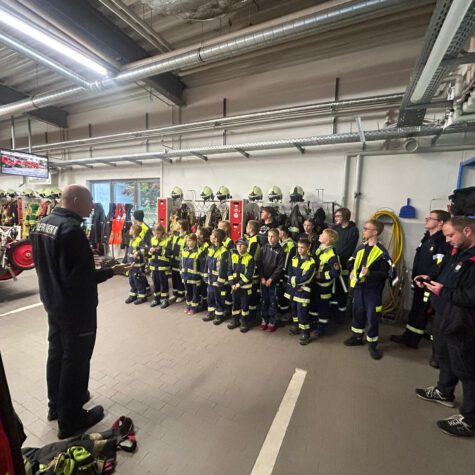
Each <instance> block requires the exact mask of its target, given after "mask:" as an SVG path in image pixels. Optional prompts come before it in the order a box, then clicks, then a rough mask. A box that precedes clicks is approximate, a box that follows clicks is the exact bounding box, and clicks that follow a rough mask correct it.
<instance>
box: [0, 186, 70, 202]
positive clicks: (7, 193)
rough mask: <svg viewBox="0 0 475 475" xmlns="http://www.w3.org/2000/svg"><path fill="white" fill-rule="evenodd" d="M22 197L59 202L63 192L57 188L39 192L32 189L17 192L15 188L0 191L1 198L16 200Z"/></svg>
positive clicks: (39, 190) (42, 189)
mask: <svg viewBox="0 0 475 475" xmlns="http://www.w3.org/2000/svg"><path fill="white" fill-rule="evenodd" d="M20 196H21V197H24V198H29V199H33V198H40V199H49V200H57V199H59V198H61V190H60V189H59V188H56V187H52V188H40V189H38V190H33V189H31V188H22V189H21V190H15V189H13V188H8V189H6V190H2V189H0V198H10V199H15V198H18V197H20Z"/></svg>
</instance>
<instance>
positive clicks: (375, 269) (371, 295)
mask: <svg viewBox="0 0 475 475" xmlns="http://www.w3.org/2000/svg"><path fill="white" fill-rule="evenodd" d="M383 230H384V225H383V223H381V222H380V221H378V220H376V219H370V220H369V221H367V222H366V223H365V225H364V227H363V240H364V242H363V244H360V245H359V246H358V247H357V248H356V250H355V252H354V254H353V256H352V257H351V258H350V260H349V261H348V266H349V269H350V286H351V287H353V288H354V298H353V317H352V326H351V332H352V336H351V337H350V338H348V339H346V340H345V342H344V343H345V345H346V346H359V345H363V336H364V332H365V329H366V326H367V327H368V330H367V334H366V339H367V340H368V343H369V346H368V349H369V353H370V356H371V358H373V359H375V360H379V359H381V358H382V354H381V352H380V351H379V349H378V348H377V346H378V339H379V317H380V315H381V311H382V296H383V290H384V285H385V283H386V280H387V279H392V283H393V285H394V284H395V283H396V281H397V277H396V273H395V269H394V265H393V263H392V261H391V259H390V257H389V254H388V251H387V250H386V249H385V248H384V246H383V245H382V244H381V243H380V242H379V241H378V236H379V235H380V234H381V233H382V232H383Z"/></svg>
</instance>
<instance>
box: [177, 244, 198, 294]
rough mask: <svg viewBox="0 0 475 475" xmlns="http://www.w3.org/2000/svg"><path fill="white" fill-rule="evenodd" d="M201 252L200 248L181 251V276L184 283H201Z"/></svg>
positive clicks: (187, 248)
mask: <svg viewBox="0 0 475 475" xmlns="http://www.w3.org/2000/svg"><path fill="white" fill-rule="evenodd" d="M200 258H201V251H200V250H199V248H198V247H195V248H194V249H190V248H189V247H185V248H184V249H183V250H182V251H181V259H180V274H181V278H182V279H183V281H184V282H186V283H188V284H195V285H196V284H200V283H201V263H200Z"/></svg>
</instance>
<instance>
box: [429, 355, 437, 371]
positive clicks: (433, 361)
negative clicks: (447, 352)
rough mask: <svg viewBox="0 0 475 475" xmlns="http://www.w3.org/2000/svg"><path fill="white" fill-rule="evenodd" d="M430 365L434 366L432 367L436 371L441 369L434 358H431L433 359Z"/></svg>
mask: <svg viewBox="0 0 475 475" xmlns="http://www.w3.org/2000/svg"><path fill="white" fill-rule="evenodd" d="M429 365H430V366H432V367H433V368H435V369H440V368H439V363H437V361H435V359H434V358H431V359H430V360H429Z"/></svg>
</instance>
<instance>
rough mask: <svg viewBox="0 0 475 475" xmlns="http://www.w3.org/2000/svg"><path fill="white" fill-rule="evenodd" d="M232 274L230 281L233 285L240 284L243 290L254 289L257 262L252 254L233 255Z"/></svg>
mask: <svg viewBox="0 0 475 475" xmlns="http://www.w3.org/2000/svg"><path fill="white" fill-rule="evenodd" d="M231 265H232V274H231V275H230V276H229V281H230V282H231V283H233V284H238V283H239V284H240V287H241V288H242V289H250V288H251V287H252V278H253V276H254V270H255V267H256V265H255V261H254V259H253V257H252V256H251V254H249V253H248V252H246V253H245V254H243V255H241V254H233V255H232V256H231Z"/></svg>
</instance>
